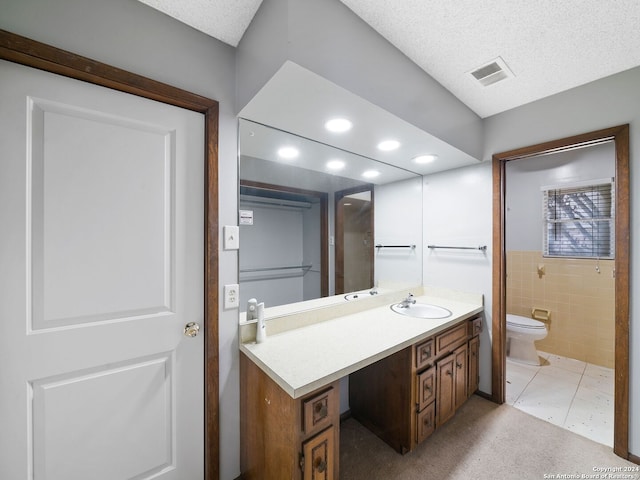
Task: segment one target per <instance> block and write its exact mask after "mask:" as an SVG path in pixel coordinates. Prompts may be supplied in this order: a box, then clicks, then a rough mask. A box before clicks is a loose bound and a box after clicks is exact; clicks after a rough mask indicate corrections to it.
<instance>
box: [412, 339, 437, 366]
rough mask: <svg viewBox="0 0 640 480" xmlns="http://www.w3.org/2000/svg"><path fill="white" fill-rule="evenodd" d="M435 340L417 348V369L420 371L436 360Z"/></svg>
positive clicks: (425, 342) (430, 340)
mask: <svg viewBox="0 0 640 480" xmlns="http://www.w3.org/2000/svg"><path fill="white" fill-rule="evenodd" d="M434 353H435V352H434V351H433V338H429V339H428V340H426V341H424V342H422V343H421V344H419V345H418V346H417V347H416V369H417V370H420V369H421V368H423V367H426V366H427V365H429V363H431V360H432V359H433V358H434Z"/></svg>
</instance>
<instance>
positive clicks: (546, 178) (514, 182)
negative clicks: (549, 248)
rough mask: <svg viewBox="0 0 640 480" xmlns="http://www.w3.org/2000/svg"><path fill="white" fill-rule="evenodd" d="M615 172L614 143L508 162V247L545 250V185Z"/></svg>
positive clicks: (602, 177)
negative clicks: (543, 192)
mask: <svg viewBox="0 0 640 480" xmlns="http://www.w3.org/2000/svg"><path fill="white" fill-rule="evenodd" d="M614 175H615V148H614V145H613V142H609V143H605V144H601V145H595V146H592V147H588V148H580V149H576V150H570V151H568V152H560V153H555V154H553V155H544V156H542V155H541V156H538V157H536V159H535V160H531V159H527V160H522V161H514V162H509V163H507V165H506V178H507V187H506V210H507V212H506V224H507V229H506V232H505V237H506V248H507V250H527V251H534V250H536V251H542V235H543V234H542V228H543V221H542V218H543V217H542V190H541V188H542V187H546V186H552V185H561V184H567V183H569V184H571V183H575V182H584V181H591V180H602V179H607V178H608V179H611V178H612V177H613V176H614Z"/></svg>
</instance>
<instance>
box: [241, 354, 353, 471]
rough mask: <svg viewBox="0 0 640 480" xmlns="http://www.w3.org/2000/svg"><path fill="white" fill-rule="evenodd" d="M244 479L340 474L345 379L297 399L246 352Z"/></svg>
mask: <svg viewBox="0 0 640 480" xmlns="http://www.w3.org/2000/svg"><path fill="white" fill-rule="evenodd" d="M240 402H241V405H240V411H241V412H242V416H241V418H240V436H241V442H240V444H241V448H240V468H241V471H242V477H241V478H242V479H243V480H251V479H261V480H270V479H273V480H281V479H292V480H311V479H313V480H338V472H339V468H338V467H339V464H338V459H339V440H340V395H339V382H338V381H336V382H333V383H331V384H329V385H327V386H325V387H323V388H320V389H319V390H317V391H314V392H312V393H310V394H308V395H305V396H303V397H301V398H297V399H294V398H293V397H291V396H290V395H289V394H288V393H287V392H285V391H284V390H283V389H282V388H280V386H279V385H278V384H276V383H275V382H274V381H273V380H272V379H271V378H270V377H269V376H268V375H267V374H265V373H264V372H263V371H262V370H261V369H260V368H259V367H258V366H257V365H256V364H255V363H253V362H252V361H251V360H249V359H248V358H247V357H246V356H245V355H244V354H243V353H240Z"/></svg>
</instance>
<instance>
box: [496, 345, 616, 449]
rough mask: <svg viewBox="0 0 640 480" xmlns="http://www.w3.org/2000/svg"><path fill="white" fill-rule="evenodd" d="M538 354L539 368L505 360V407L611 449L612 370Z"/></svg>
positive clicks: (564, 358)
mask: <svg viewBox="0 0 640 480" xmlns="http://www.w3.org/2000/svg"><path fill="white" fill-rule="evenodd" d="M538 354H539V355H540V357H542V359H543V360H544V361H543V363H544V364H543V365H541V366H533V365H524V364H521V363H517V362H513V361H511V360H509V359H508V358H507V403H508V404H509V405H513V406H514V407H516V408H518V409H519V410H522V411H523V412H527V413H529V414H530V415H534V416H536V417H538V418H541V419H543V420H546V421H548V422H551V423H554V424H556V425H558V426H560V427H563V428H566V429H567V430H571V431H573V432H575V433H577V434H579V435H582V436H584V437H587V438H590V439H591V440H594V441H596V442H598V443H602V444H605V445H608V446H610V447H613V403H614V402H613V382H614V376H613V369H611V368H605V367H599V366H597V365H592V364H589V363H585V362H582V361H579V360H574V359H572V358H566V357H560V356H558V355H551V354H548V353H545V352H540V351H539V352H538Z"/></svg>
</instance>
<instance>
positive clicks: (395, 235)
mask: <svg viewBox="0 0 640 480" xmlns="http://www.w3.org/2000/svg"><path fill="white" fill-rule="evenodd" d="M374 202H375V203H374V225H375V233H374V242H375V244H376V245H377V244H382V245H412V244H414V245H416V248H415V249H413V250H412V249H406V248H397V249H396V248H389V249H384V248H383V249H377V248H376V249H375V250H374V254H375V257H374V260H375V280H376V281H378V282H380V284H382V285H384V284H385V283H389V282H393V283H402V284H408V285H420V284H422V255H423V245H422V208H421V205H422V178H421V177H415V178H411V179H409V180H403V181H401V182H394V183H388V184H386V185H378V186H376V187H375V190H374Z"/></svg>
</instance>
